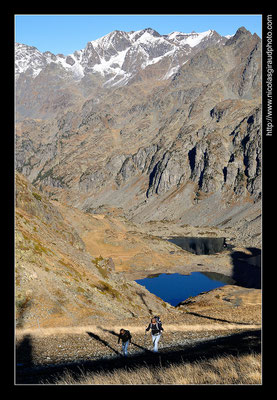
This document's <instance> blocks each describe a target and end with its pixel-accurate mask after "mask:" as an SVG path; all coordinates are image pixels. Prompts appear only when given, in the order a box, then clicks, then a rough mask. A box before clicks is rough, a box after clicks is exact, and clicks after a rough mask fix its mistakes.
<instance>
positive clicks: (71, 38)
mask: <svg viewBox="0 0 277 400" xmlns="http://www.w3.org/2000/svg"><path fill="white" fill-rule="evenodd" d="M241 26H244V27H245V28H246V29H248V30H249V31H250V32H251V33H252V34H253V33H257V34H258V35H259V36H260V37H261V30H262V15H255V14H253V15H232V14H227V15H224V14H223V15H220V14H218V15H207V14H203V15H201V14H199V15H183V14H178V15H171V14H169V15H166V14H164V15H159V14H154V15H147V14H143V15H135V14H131V15H127V14H126V15H116V14H111V15H108V14H107V15H98V14H97V15H93V14H92V15H87V14H85V15H78V14H76V15H69V14H65V15H44V14H42V15H39V14H38V15H15V40H16V41H17V42H19V43H24V44H27V45H30V46H35V47H37V48H38V50H40V51H41V52H44V51H51V52H52V53H54V54H58V53H62V54H64V55H67V54H71V53H73V52H74V51H75V50H80V49H83V48H84V47H85V46H86V44H87V42H89V41H91V40H95V39H98V38H99V37H101V36H104V35H106V34H108V33H109V32H112V31H114V30H122V31H126V32H129V31H137V30H140V29H144V28H153V29H155V30H156V31H157V32H159V33H160V34H161V35H163V34H167V33H171V32H173V31H180V32H184V33H190V32H192V31H195V32H204V31H207V30H208V29H214V30H215V31H217V32H218V33H219V34H220V35H223V36H225V35H232V34H234V33H235V32H236V30H237V29H238V28H239V27H241Z"/></svg>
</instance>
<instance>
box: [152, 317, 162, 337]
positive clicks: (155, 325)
mask: <svg viewBox="0 0 277 400" xmlns="http://www.w3.org/2000/svg"><path fill="white" fill-rule="evenodd" d="M153 318H155V320H156V324H152V322H150V324H151V330H152V333H153V335H156V334H158V333H160V331H161V327H162V321H161V319H160V317H159V316H157V315H156V316H155V317H153ZM157 328H158V329H157Z"/></svg>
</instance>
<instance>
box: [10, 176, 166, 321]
mask: <svg viewBox="0 0 277 400" xmlns="http://www.w3.org/2000/svg"><path fill="white" fill-rule="evenodd" d="M76 212H77V210H76ZM80 214H81V213H80ZM15 217H16V220H15V222H16V236H15V238H16V240H15V249H16V255H15V257H16V266H15V284H16V299H15V301H16V323H17V327H18V328H29V327H35V328H42V327H51V326H52V327H53V326H78V325H80V324H89V323H91V322H92V321H94V322H95V321H98V320H99V319H100V318H109V317H113V318H114V317H116V318H117V319H122V318H126V316H127V315H129V316H134V315H138V314H139V315H146V316H147V315H148V314H149V307H152V308H153V309H155V310H157V312H161V311H162V312H164V313H166V312H167V310H168V309H170V308H172V307H171V306H170V305H168V304H165V303H164V302H163V301H162V300H161V299H159V298H157V297H155V296H154V295H152V294H150V293H149V292H148V291H147V290H146V289H145V288H144V287H142V286H140V285H138V284H136V283H135V282H134V281H133V282H127V281H126V280H125V278H124V277H123V276H122V275H121V274H118V273H117V272H116V271H115V265H114V263H113V260H112V258H106V259H104V258H103V257H102V256H101V255H100V254H95V256H93V255H92V254H90V253H89V251H88V250H87V248H86V244H85V242H84V241H83V240H82V239H81V237H80V228H81V231H82V218H83V220H85V221H86V226H87V228H86V229H90V228H89V227H90V220H91V225H92V226H94V225H97V223H98V220H97V219H96V218H94V217H90V220H89V216H85V215H83V216H82V215H81V216H80V215H78V212H77V214H76V213H75V214H74V210H73V209H71V218H73V220H75V224H76V221H78V223H77V226H79V232H78V231H77V230H76V228H75V227H74V225H72V224H71V223H70V221H68V220H67V219H66V218H65V216H64V215H63V214H62V213H61V212H60V211H59V209H58V208H57V207H56V206H55V205H53V204H52V203H51V202H50V201H49V200H48V199H47V198H45V196H44V195H43V193H42V192H40V191H38V190H37V189H35V188H34V187H33V186H32V185H31V184H30V183H29V182H28V181H27V180H26V179H25V178H24V177H23V176H22V175H21V174H16V215H15Z"/></svg>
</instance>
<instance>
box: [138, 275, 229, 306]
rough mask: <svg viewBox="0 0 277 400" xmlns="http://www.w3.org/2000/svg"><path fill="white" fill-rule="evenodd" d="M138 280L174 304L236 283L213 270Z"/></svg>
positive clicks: (155, 276) (150, 290) (140, 283)
mask: <svg viewBox="0 0 277 400" xmlns="http://www.w3.org/2000/svg"><path fill="white" fill-rule="evenodd" d="M136 282H137V283H138V284H139V285H142V286H145V287H146V289H147V290H149V292H151V293H153V294H155V295H156V296H158V297H160V298H161V299H162V300H164V301H166V302H167V303H169V304H171V305H172V306H176V305H177V304H179V303H180V302H181V301H184V300H186V299H187V298H189V297H191V296H197V295H198V294H200V293H201V292H207V291H209V290H212V289H215V288H218V287H221V286H224V285H227V284H234V280H233V279H231V278H229V277H228V276H225V275H222V274H218V273H213V272H192V273H191V274H190V275H181V274H160V275H154V276H152V277H147V278H144V279H139V280H137V281H136Z"/></svg>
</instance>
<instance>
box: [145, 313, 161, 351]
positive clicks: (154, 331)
mask: <svg viewBox="0 0 277 400" xmlns="http://www.w3.org/2000/svg"><path fill="white" fill-rule="evenodd" d="M150 329H151V335H152V342H153V351H154V352H155V353H157V352H158V343H159V340H160V337H161V334H162V331H163V330H164V329H163V327H162V322H161V320H160V318H159V317H153V318H152V319H151V322H150V324H149V325H148V327H147V328H146V329H145V335H146V332H148V331H149V330H150Z"/></svg>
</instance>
